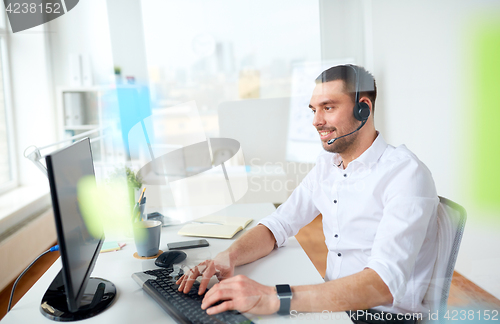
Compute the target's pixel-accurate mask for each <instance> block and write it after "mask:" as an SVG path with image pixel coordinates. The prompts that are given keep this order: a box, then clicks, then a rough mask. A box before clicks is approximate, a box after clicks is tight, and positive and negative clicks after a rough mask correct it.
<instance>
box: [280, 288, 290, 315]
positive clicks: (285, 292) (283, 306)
mask: <svg viewBox="0 0 500 324" xmlns="http://www.w3.org/2000/svg"><path fill="white" fill-rule="evenodd" d="M276 294H277V295H278V298H279V300H280V309H279V310H278V315H289V314H290V304H291V303H292V289H291V288H290V285H276Z"/></svg>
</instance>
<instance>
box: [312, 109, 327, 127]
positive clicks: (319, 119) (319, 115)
mask: <svg viewBox="0 0 500 324" xmlns="http://www.w3.org/2000/svg"><path fill="white" fill-rule="evenodd" d="M324 124H325V116H324V115H323V111H322V110H321V109H318V110H316V113H315V114H314V118H313V126H314V127H321V126H323V125H324Z"/></svg>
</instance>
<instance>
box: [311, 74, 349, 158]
mask: <svg viewBox="0 0 500 324" xmlns="http://www.w3.org/2000/svg"><path fill="white" fill-rule="evenodd" d="M353 107H354V103H353V101H352V99H351V97H350V96H349V95H348V94H347V93H346V92H344V82H343V81H342V80H335V81H330V82H325V83H320V84H318V85H316V87H315V88H314V91H313V94H312V98H311V101H310V103H309V108H311V110H312V111H313V113H314V119H313V125H314V127H316V129H317V130H318V133H319V136H320V139H321V141H322V143H323V148H324V149H325V150H326V151H329V152H332V153H343V152H345V151H346V150H347V149H348V148H349V147H351V146H352V144H353V143H354V142H355V140H356V138H357V136H358V133H354V134H352V135H349V136H346V137H343V138H340V139H338V140H336V141H335V142H333V144H331V145H328V144H327V142H328V141H329V140H330V139H332V138H336V137H339V136H342V135H346V134H349V133H350V132H352V131H354V130H355V129H356V128H357V127H358V126H359V125H358V124H359V122H358V121H357V120H356V119H355V118H354V116H353V114H352V111H353Z"/></svg>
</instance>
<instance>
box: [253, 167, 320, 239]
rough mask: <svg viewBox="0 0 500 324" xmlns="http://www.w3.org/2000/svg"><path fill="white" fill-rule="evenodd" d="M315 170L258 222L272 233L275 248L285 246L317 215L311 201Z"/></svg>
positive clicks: (317, 212) (316, 210)
mask: <svg viewBox="0 0 500 324" xmlns="http://www.w3.org/2000/svg"><path fill="white" fill-rule="evenodd" d="M315 168H316V167H315ZM315 168H313V169H312V170H311V171H310V172H309V174H308V175H307V176H306V177H305V178H304V180H303V181H302V182H301V183H300V185H299V186H298V187H297V188H295V190H294V191H293V192H292V194H291V196H290V197H289V198H288V199H287V200H286V201H285V202H284V203H283V204H281V205H280V206H279V207H278V209H277V210H276V211H275V212H274V213H272V214H271V215H269V216H267V217H265V218H263V219H262V220H261V221H260V222H259V224H262V225H264V226H266V227H267V228H268V229H269V230H270V231H271V232H272V233H273V235H274V238H275V240H276V246H277V247H281V246H283V245H285V244H286V242H287V240H288V238H289V237H290V236H294V235H295V234H297V233H298V232H299V230H300V229H301V228H302V227H304V226H305V225H307V224H309V223H310V222H311V221H313V220H314V218H315V217H316V216H318V215H319V211H318V209H317V208H316V207H315V205H314V202H313V199H312V189H313V188H314V183H312V179H313V178H314V176H315V174H316V170H315Z"/></svg>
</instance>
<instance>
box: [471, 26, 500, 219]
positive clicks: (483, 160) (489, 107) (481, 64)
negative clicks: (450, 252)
mask: <svg viewBox="0 0 500 324" xmlns="http://www.w3.org/2000/svg"><path fill="white" fill-rule="evenodd" d="M479 24H480V27H479V28H477V29H476V32H475V33H474V36H473V43H472V44H473V48H472V53H473V62H474V65H475V69H474V71H473V80H472V81H473V82H472V84H473V85H474V89H473V98H474V100H472V102H473V103H475V106H474V107H470V109H472V110H473V113H472V115H473V116H474V118H475V123H474V126H475V128H473V129H472V135H473V137H474V138H475V140H474V141H473V143H474V146H473V148H472V152H473V154H472V156H471V158H472V164H470V165H466V166H465V167H466V168H468V167H472V168H474V169H475V171H476V172H475V176H474V177H473V178H472V179H471V181H472V183H471V184H472V186H471V188H472V194H473V197H474V200H475V202H476V203H478V204H479V205H480V206H482V207H487V208H495V209H497V210H498V208H500V144H499V143H500V101H499V100H498V96H499V95H500V19H499V20H497V21H494V22H491V21H490V22H489V23H484V22H483V23H479ZM465 131H466V130H465ZM463 154H464V156H466V155H468V154H467V152H466V151H464V152H463Z"/></svg>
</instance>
